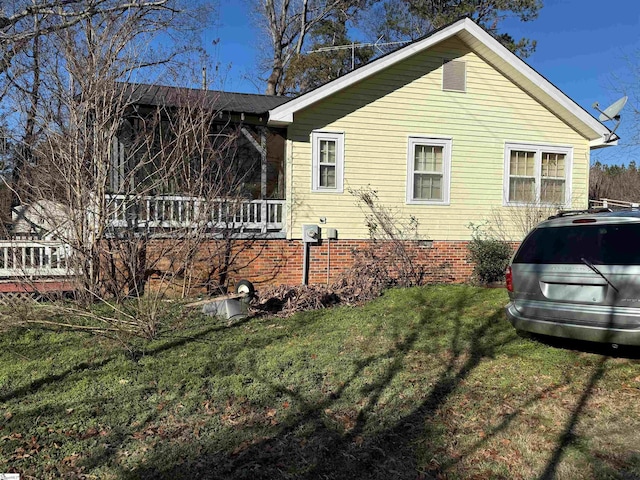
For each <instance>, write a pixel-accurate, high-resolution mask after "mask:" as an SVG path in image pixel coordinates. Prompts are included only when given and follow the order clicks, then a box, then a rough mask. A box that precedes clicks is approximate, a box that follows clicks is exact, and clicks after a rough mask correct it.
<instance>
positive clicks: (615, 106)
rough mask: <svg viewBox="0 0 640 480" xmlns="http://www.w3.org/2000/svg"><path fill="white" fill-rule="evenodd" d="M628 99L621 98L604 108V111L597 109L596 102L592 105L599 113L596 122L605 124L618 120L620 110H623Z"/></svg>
mask: <svg viewBox="0 0 640 480" xmlns="http://www.w3.org/2000/svg"><path fill="white" fill-rule="evenodd" d="M628 99H629V97H626V96H625V97H622V98H621V99H619V100H616V101H615V102H613V103H612V104H611V105H609V106H608V107H607V108H605V109H604V111H603V110H600V109H599V108H598V102H596V103H594V104H593V108H595V109H596V110H598V111H599V112H600V117H598V120H600V121H601V122H606V121H607V120H620V110H622V109H623V108H624V106H625V105H626V103H627V100H628Z"/></svg>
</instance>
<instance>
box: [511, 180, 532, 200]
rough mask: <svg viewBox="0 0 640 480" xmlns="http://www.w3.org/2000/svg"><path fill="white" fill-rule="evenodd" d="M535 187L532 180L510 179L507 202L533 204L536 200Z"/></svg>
mask: <svg viewBox="0 0 640 480" xmlns="http://www.w3.org/2000/svg"><path fill="white" fill-rule="evenodd" d="M535 185H536V181H535V179H533V178H510V179H509V201H510V202H528V203H533V202H534V201H535V198H536V192H535Z"/></svg>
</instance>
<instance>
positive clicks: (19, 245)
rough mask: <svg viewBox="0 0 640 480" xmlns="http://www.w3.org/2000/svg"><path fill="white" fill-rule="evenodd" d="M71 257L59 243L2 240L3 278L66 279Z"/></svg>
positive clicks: (0, 261) (0, 269) (66, 249)
mask: <svg viewBox="0 0 640 480" xmlns="http://www.w3.org/2000/svg"><path fill="white" fill-rule="evenodd" d="M68 258H69V247H68V246H65V245H64V244H63V243H61V242H59V241H48V240H0V278H32V277H40V278H41V277H66V276H69V275H70V271H69V268H68V265H67V259H68Z"/></svg>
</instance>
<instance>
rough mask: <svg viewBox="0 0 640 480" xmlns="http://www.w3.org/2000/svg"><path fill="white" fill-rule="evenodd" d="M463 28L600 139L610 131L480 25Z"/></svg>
mask: <svg viewBox="0 0 640 480" xmlns="http://www.w3.org/2000/svg"><path fill="white" fill-rule="evenodd" d="M465 30H466V31H467V32H469V33H470V34H471V35H473V36H474V37H475V38H477V39H478V40H479V41H480V42H482V43H483V44H485V45H486V46H487V48H489V49H490V50H491V51H492V52H493V53H494V54H495V55H497V56H498V57H499V58H500V59H501V60H503V61H505V62H506V63H508V64H509V65H510V66H511V67H513V68H514V69H516V70H517V71H518V72H520V73H521V74H522V75H524V76H525V77H526V78H527V79H529V80H530V81H531V82H533V83H534V84H535V86H536V87H538V88H539V89H540V90H542V91H543V92H544V93H546V94H547V95H549V97H551V98H552V99H553V100H555V101H556V102H557V103H559V104H560V105H562V106H563V107H564V108H566V109H567V110H568V111H569V112H570V113H571V114H572V115H573V116H575V117H576V118H578V119H579V120H580V121H581V122H582V123H584V124H585V125H587V126H588V127H589V128H591V130H593V131H594V133H596V134H597V135H598V136H599V137H600V139H602V138H603V137H604V136H605V135H608V134H609V133H610V130H609V129H608V128H607V127H606V126H605V125H603V124H602V123H600V122H599V121H598V120H597V119H596V118H594V117H593V116H591V115H590V114H589V113H588V112H586V111H585V110H583V109H582V107H580V105H578V104H577V103H576V102H574V101H573V100H572V99H571V98H569V97H568V96H567V95H566V94H565V93H564V92H562V90H560V89H559V88H558V87H556V86H555V85H553V84H552V83H551V82H549V80H547V79H546V78H544V77H543V76H542V75H540V74H539V73H538V72H536V71H535V70H534V69H533V68H531V67H530V66H529V65H527V64H526V63H525V62H524V61H523V60H521V59H520V58H518V56H516V55H515V54H514V53H512V52H511V51H509V50H508V49H507V48H506V47H505V46H504V45H502V44H501V43H500V42H498V41H497V40H496V39H495V38H493V37H492V36H491V35H490V34H489V33H487V32H486V31H485V30H484V29H483V28H482V27H480V26H479V25H477V24H476V23H474V22H472V21H469V22H468V23H467V24H466V25H465ZM600 139H596V140H593V141H594V142H597V141H599V140H600Z"/></svg>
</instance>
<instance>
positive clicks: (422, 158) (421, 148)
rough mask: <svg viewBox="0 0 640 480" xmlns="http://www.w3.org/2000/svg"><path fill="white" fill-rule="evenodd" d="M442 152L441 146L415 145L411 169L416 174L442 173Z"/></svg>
mask: <svg viewBox="0 0 640 480" xmlns="http://www.w3.org/2000/svg"><path fill="white" fill-rule="evenodd" d="M443 150H444V148H443V147H441V146H434V145H416V146H415V150H414V159H413V169H414V170H415V171H416V172H442V153H443Z"/></svg>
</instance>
